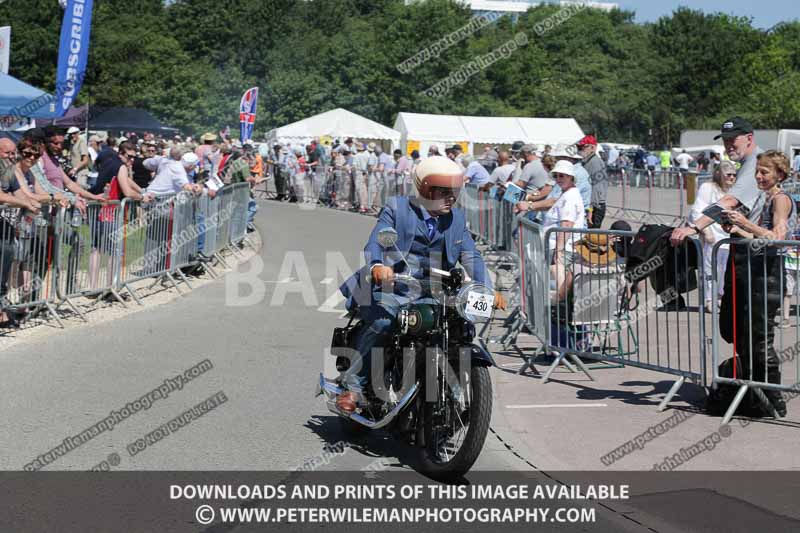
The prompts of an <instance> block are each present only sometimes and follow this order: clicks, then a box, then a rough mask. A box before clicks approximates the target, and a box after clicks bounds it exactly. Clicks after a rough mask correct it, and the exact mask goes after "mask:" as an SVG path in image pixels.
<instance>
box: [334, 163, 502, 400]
mask: <svg viewBox="0 0 800 533" xmlns="http://www.w3.org/2000/svg"><path fill="white" fill-rule="evenodd" d="M412 177H413V179H414V184H415V185H416V188H417V193H418V197H417V198H409V197H405V196H401V197H393V198H390V199H389V200H388V201H387V203H386V206H385V207H384V208H383V210H382V211H381V214H380V217H379V218H378V223H377V224H376V225H375V228H374V229H373V230H372V234H371V235H370V237H369V240H368V241H367V244H366V246H365V247H364V255H365V257H366V265H365V267H364V268H362V269H361V270H359V271H358V272H356V273H355V274H353V275H352V276H351V277H350V278H349V279H347V281H345V283H344V284H343V285H342V286H341V287H340V290H341V292H342V294H343V295H344V296H345V297H346V298H347V308H348V309H349V310H351V311H356V310H357V312H358V315H359V316H360V318H361V319H362V320H363V321H364V322H365V324H366V325H367V327H364V328H362V329H361V331H360V332H359V333H358V335H357V336H356V339H355V349H356V351H357V352H358V355H359V357H360V360H359V361H353V362H352V364H351V366H350V369H349V370H348V373H347V376H346V378H345V380H344V382H343V384H342V385H343V386H344V387H345V388H347V389H348V390H347V391H346V392H344V393H342V394H340V395H339V396H338V397H337V399H336V406H337V408H338V409H339V410H340V411H342V412H345V413H352V412H353V411H354V410H355V409H356V407H357V405H358V404H359V402H361V401H363V394H364V393H365V392H366V391H368V390H369V389H368V385H369V376H370V367H371V358H372V357H371V354H372V349H373V348H383V347H384V346H385V343H386V342H387V340H389V339H390V338H391V334H392V331H393V328H394V327H395V326H396V318H397V313H398V310H399V308H400V307H401V306H402V305H404V304H406V303H408V302H409V301H410V300H411V299H412V298H413V299H414V300H415V301H424V300H425V299H424V298H423V299H420V298H414V297H413V296H411V295H409V293H410V292H411V290H410V289H408V288H405V289H406V290H404V287H402V286H398V287H396V288H395V290H394V291H390V290H387V291H382V290H381V288H382V286H385V287H389V286H390V285H391V283H392V280H393V279H394V275H395V273H401V272H402V273H404V274H409V275H411V276H413V277H415V278H417V279H425V278H427V277H428V276H430V272H431V269H432V268H434V269H439V270H444V271H450V270H451V269H452V268H454V267H455V266H456V264H457V263H461V265H462V266H463V267H464V269H465V270H466V271H467V274H468V275H469V276H470V277H471V278H472V279H473V280H475V281H476V282H479V283H483V284H485V285H486V286H487V287H489V288H490V289H491V288H492V282H491V279H490V278H489V274H488V272H487V270H486V265H485V264H484V262H483V259H482V258H481V255H480V252H478V250H477V249H476V248H475V242H474V241H473V240H472V236H471V235H470V233H469V230H467V227H466V221H465V218H464V213H463V212H462V211H461V210H460V209H458V208H454V207H453V205H454V204H455V202H456V199H457V198H458V195H459V193H460V192H461V188H462V187H463V185H464V169H463V168H462V167H461V165H459V164H457V163H455V162H453V161H451V160H450V159H448V158H446V157H442V156H431V157H428V158H427V159H425V160H423V161H422V162H421V163H420V164H419V165H418V166H417V167H416V169H415V171H414V173H413V175H412ZM386 228H394V229H395V230H396V231H397V234H398V239H397V243H396V248H397V251H399V252H400V253H399V254H398V253H397V252H393V251H391V250H384V249H383V248H382V247H381V245H380V243H379V241H378V232H380V231H381V230H382V229H386ZM495 307H497V308H500V309H505V308H506V304H505V300H504V299H503V297H502V296H501V295H500V294H499V293H497V292H495ZM379 351H380V352H381V353H382V350H379Z"/></svg>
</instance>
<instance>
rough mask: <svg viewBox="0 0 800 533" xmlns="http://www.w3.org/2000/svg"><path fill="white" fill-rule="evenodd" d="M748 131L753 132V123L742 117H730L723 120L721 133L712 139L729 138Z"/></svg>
mask: <svg viewBox="0 0 800 533" xmlns="http://www.w3.org/2000/svg"><path fill="white" fill-rule="evenodd" d="M748 133H753V125H752V124H750V123H749V122H748V121H747V120H745V119H743V118H742V117H732V118H729V119H728V120H726V121H725V123H724V124H723V125H722V131H721V133H720V134H719V135H717V136H716V137H714V140H715V141H716V140H717V139H730V138H732V137H738V136H739V135H745V134H748Z"/></svg>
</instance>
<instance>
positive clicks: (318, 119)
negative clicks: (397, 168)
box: [267, 108, 400, 149]
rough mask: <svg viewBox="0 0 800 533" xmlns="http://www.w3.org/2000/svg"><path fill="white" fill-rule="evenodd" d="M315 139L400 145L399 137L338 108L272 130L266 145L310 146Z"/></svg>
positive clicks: (366, 119)
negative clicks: (352, 139) (350, 138)
mask: <svg viewBox="0 0 800 533" xmlns="http://www.w3.org/2000/svg"><path fill="white" fill-rule="evenodd" d="M314 137H320V138H322V137H331V138H332V139H337V138H338V139H341V140H342V141H344V139H345V138H347V137H352V138H354V139H358V140H359V141H363V142H369V141H375V142H378V143H380V144H384V145H386V144H389V146H384V147H385V148H387V149H389V148H391V149H394V148H395V147H397V146H398V145H399V144H400V133H399V132H397V131H395V130H393V129H391V128H387V127H386V126H384V125H382V124H379V123H377V122H375V121H373V120H369V119H368V118H364V117H362V116H361V115H356V114H355V113H351V112H350V111H347V110H346V109H342V108H336V109H332V110H330V111H326V112H325V113H320V114H319V115H314V116H313V117H309V118H306V119H303V120H300V121H298V122H294V123H292V124H288V125H286V126H283V127H280V128H276V129H273V130H270V131H269V132H268V133H267V142H269V143H270V144H273V143H275V142H282V143H292V144H308V143H309V142H311V140H312V139H313V138H314Z"/></svg>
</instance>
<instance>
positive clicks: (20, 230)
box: [0, 206, 64, 328]
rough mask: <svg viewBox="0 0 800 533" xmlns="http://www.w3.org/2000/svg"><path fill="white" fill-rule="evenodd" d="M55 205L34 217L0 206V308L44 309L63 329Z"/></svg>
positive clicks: (45, 208) (19, 309)
mask: <svg viewBox="0 0 800 533" xmlns="http://www.w3.org/2000/svg"><path fill="white" fill-rule="evenodd" d="M57 219H58V210H57V208H53V207H49V206H42V212H41V213H40V214H39V215H37V216H33V215H31V214H30V213H27V212H24V213H23V212H20V210H19V209H15V208H7V207H0V238H2V243H0V244H1V245H2V246H1V247H0V282H1V283H2V288H0V297H1V298H0V308H2V310H3V312H7V311H15V312H17V311H23V310H28V311H30V312H31V313H35V312H37V310H39V309H45V310H46V311H47V312H48V313H49V314H50V316H52V317H53V318H54V319H55V320H56V322H58V324H59V326H61V327H62V328H63V327H64V324H63V323H62V322H61V319H60V318H59V316H58V313H57V312H56V309H55V307H54V305H55V303H56V291H55V287H54V284H55V279H56V253H55V252H56V246H57V242H56V224H57Z"/></svg>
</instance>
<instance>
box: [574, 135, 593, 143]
mask: <svg viewBox="0 0 800 533" xmlns="http://www.w3.org/2000/svg"><path fill="white" fill-rule="evenodd" d="M575 145H576V146H587V145H593V146H597V138H595V136H594V135H587V136H586V137H584V138H583V139H581V140H580V141H578V142H576V143H575Z"/></svg>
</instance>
